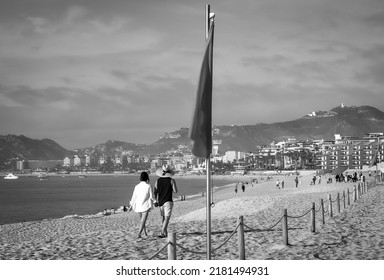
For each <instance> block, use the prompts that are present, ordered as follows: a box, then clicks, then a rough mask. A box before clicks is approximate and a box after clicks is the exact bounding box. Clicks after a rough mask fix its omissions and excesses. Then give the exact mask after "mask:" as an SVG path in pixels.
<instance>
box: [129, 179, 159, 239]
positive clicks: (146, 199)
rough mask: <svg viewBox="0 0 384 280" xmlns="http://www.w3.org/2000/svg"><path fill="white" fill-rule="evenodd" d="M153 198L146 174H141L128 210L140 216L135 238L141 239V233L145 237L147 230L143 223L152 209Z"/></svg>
mask: <svg viewBox="0 0 384 280" xmlns="http://www.w3.org/2000/svg"><path fill="white" fill-rule="evenodd" d="M154 198H155V196H154V194H153V188H152V186H151V185H150V184H149V176H148V173H147V172H142V173H141V175H140V183H139V184H137V185H136V186H135V189H134V191H133V194H132V199H131V201H130V203H129V204H130V209H129V210H132V209H133V211H135V212H136V213H139V215H140V228H139V233H138V234H137V238H141V233H142V232H144V234H145V236H147V229H146V227H145V223H146V221H147V218H148V214H149V211H151V210H152V209H153V201H154V200H155V199H154Z"/></svg>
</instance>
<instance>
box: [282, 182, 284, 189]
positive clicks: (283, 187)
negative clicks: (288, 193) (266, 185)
mask: <svg viewBox="0 0 384 280" xmlns="http://www.w3.org/2000/svg"><path fill="white" fill-rule="evenodd" d="M281 188H282V189H284V181H281Z"/></svg>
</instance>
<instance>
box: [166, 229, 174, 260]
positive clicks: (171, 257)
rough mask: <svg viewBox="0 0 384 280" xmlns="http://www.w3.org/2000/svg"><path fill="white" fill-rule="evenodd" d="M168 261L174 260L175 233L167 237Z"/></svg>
mask: <svg viewBox="0 0 384 280" xmlns="http://www.w3.org/2000/svg"><path fill="white" fill-rule="evenodd" d="M168 260H176V232H171V234H170V235H169V236H168Z"/></svg>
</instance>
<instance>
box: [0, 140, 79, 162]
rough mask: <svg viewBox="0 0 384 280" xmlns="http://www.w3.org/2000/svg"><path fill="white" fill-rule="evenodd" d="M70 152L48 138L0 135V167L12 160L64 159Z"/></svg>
mask: <svg viewBox="0 0 384 280" xmlns="http://www.w3.org/2000/svg"><path fill="white" fill-rule="evenodd" d="M72 154H73V151H69V150H66V149H64V148H63V147H61V146H60V145H59V144H57V143H56V142H55V141H53V140H50V139H42V140H36V139H31V138H28V137H25V136H24V135H20V136H16V135H6V136H1V135H0V169H1V168H4V167H6V165H7V164H9V163H10V161H12V160H23V159H40V160H49V159H64V157H66V156H69V155H72Z"/></svg>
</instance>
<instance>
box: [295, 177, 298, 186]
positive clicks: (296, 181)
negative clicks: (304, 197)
mask: <svg viewBox="0 0 384 280" xmlns="http://www.w3.org/2000/svg"><path fill="white" fill-rule="evenodd" d="M295 184H296V188H297V187H298V185H299V178H297V176H296V178H295Z"/></svg>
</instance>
